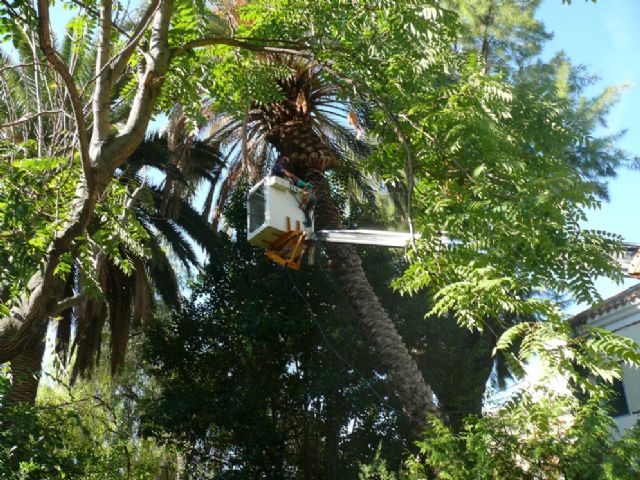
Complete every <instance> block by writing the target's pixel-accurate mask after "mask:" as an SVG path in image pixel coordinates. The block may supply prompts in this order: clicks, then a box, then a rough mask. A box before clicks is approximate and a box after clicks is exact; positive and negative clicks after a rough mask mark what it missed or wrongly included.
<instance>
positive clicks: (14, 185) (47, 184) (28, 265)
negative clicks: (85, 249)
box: [0, 141, 78, 301]
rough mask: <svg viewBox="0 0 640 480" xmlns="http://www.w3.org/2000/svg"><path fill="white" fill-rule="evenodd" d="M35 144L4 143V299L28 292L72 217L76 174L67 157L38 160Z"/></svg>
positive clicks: (0, 224)
mask: <svg viewBox="0 0 640 480" xmlns="http://www.w3.org/2000/svg"><path fill="white" fill-rule="evenodd" d="M34 147H35V144H34V142H31V141H29V142H26V143H24V144H20V145H13V144H9V143H7V142H3V143H2V144H0V156H1V157H2V162H0V265H1V266H0V285H2V287H3V288H7V289H9V291H8V292H4V293H3V295H2V300H3V301H6V300H8V299H9V298H12V297H14V296H15V295H17V294H18V293H19V292H21V291H22V289H24V287H25V285H26V282H27V281H28V279H29V278H30V276H31V275H32V274H33V272H34V271H35V269H36V268H37V266H38V263H37V262H38V259H39V258H41V256H42V255H43V254H44V252H45V250H46V248H47V246H48V245H49V242H50V241H51V239H52V238H53V236H54V235H55V233H56V232H57V231H58V230H59V229H60V228H61V227H62V225H63V223H64V221H65V220H66V218H67V216H68V214H69V208H70V203H71V201H72V200H73V195H74V181H75V179H76V175H77V173H78V172H77V171H76V170H73V169H72V170H66V169H64V168H62V167H63V166H64V164H65V163H66V159H63V158H34V155H36V153H35V152H34Z"/></svg>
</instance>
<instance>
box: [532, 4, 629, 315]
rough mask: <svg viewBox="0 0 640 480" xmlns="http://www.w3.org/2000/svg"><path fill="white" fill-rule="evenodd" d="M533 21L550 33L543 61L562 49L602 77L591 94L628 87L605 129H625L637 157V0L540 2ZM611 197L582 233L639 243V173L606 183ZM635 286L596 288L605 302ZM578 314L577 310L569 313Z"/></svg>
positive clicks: (625, 143) (592, 214) (605, 282)
mask: <svg viewBox="0 0 640 480" xmlns="http://www.w3.org/2000/svg"><path fill="white" fill-rule="evenodd" d="M537 17H538V18H539V19H540V20H542V21H543V22H544V23H545V25H546V27H547V30H549V31H550V32H553V34H554V38H553V40H552V41H551V42H549V43H548V45H547V47H546V48H545V51H544V52H543V56H545V57H547V56H550V55H552V54H553V53H555V52H557V51H558V50H564V51H565V52H566V53H567V55H568V56H569V58H570V59H571V60H572V62H573V63H575V64H582V65H585V66H587V67H588V68H589V71H590V72H592V73H594V74H597V75H598V76H599V77H600V78H601V80H600V81H599V82H598V83H597V84H596V85H595V86H594V87H593V90H592V91H593V92H598V91H599V90H602V89H603V88H605V87H606V86H609V85H620V84H625V83H626V84H630V85H631V87H630V88H629V89H627V90H626V91H624V92H623V93H622V96H621V98H620V102H619V104H618V105H617V106H616V107H615V109H614V110H613V112H612V114H611V116H610V117H609V122H608V128H609V129H610V130H611V131H620V130H627V134H626V135H625V137H624V138H623V139H622V141H621V142H620V145H621V146H622V147H623V148H625V149H626V150H627V151H629V153H631V154H632V155H633V156H640V55H639V54H638V50H637V49H638V47H639V46H640V23H639V22H638V19H640V0H599V1H598V2H597V3H595V4H594V3H592V2H591V1H585V0H573V2H572V4H571V5H563V4H562V2H561V0H544V1H543V3H542V5H541V7H540V9H539V11H538V14H537ZM610 197H611V199H610V202H608V203H605V204H603V205H602V208H601V209H600V210H596V211H590V212H589V220H588V222H587V223H586V224H585V228H594V229H601V230H607V231H610V232H614V233H618V234H620V235H622V236H623V237H624V238H625V240H628V241H631V242H638V243H640V222H639V221H638V220H639V217H640V215H638V210H639V209H638V207H637V206H638V205H640V170H628V169H624V170H621V171H620V172H619V173H618V176H617V178H615V179H613V180H611V182H610ZM635 283H637V282H636V281H634V280H626V281H625V283H624V284H623V285H616V284H614V283H613V282H611V281H608V280H600V281H598V289H599V291H600V294H601V295H602V296H603V297H605V298H606V297H608V296H611V295H613V294H615V293H617V292H619V291H620V290H623V289H624V288H626V287H629V286H632V285H634V284H635ZM576 310H580V308H579V307H577V306H574V307H573V308H572V309H571V311H573V312H575V311H576Z"/></svg>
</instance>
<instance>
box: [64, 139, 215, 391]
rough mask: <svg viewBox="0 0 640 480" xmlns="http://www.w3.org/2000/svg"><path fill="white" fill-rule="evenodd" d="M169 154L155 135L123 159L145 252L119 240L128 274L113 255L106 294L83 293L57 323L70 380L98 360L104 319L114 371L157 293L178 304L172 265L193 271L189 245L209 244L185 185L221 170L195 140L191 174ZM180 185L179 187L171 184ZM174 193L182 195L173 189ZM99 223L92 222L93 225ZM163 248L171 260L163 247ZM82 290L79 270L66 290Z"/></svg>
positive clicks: (102, 275)
mask: <svg viewBox="0 0 640 480" xmlns="http://www.w3.org/2000/svg"><path fill="white" fill-rule="evenodd" d="M173 154H174V151H173V150H172V148H171V142H170V135H169V134H165V135H164V136H162V137H161V136H158V135H156V136H153V137H152V138H150V139H148V140H147V141H145V142H143V143H142V144H141V145H140V147H139V148H138V149H137V150H136V151H135V152H134V154H133V155H132V156H131V157H130V158H129V159H128V161H127V163H126V164H125V165H124V169H123V171H122V173H121V175H120V176H119V178H118V180H119V181H120V182H123V183H127V184H131V185H132V186H135V190H134V194H133V196H132V197H131V198H130V208H132V209H133V211H134V213H135V217H136V221H137V223H138V224H139V225H140V227H142V228H143V229H144V230H145V231H146V233H147V236H146V240H145V245H143V248H144V249H146V250H147V251H148V252H149V255H148V256H142V255H140V253H139V252H136V251H133V250H131V249H127V248H126V247H125V246H122V247H121V256H123V257H126V258H128V259H129V260H130V261H131V264H132V265H133V267H134V272H133V274H127V273H125V272H124V271H123V269H122V267H120V266H118V265H117V264H116V262H115V261H114V260H113V259H109V258H105V259H104V262H103V263H102V267H101V269H100V271H99V272H98V274H97V277H98V282H99V284H100V287H101V289H102V292H103V298H96V297H92V296H91V295H85V296H84V298H83V300H82V302H81V303H80V304H79V305H78V306H76V307H74V308H73V309H71V308H69V309H68V310H66V312H65V313H64V315H63V317H62V320H61V321H60V323H59V325H58V335H57V351H58V354H59V356H60V357H61V359H62V360H63V362H65V361H66V360H67V358H68V357H71V356H73V353H75V362H74V365H73V369H72V380H74V379H75V378H76V377H77V376H78V375H79V374H88V373H90V372H91V368H92V365H93V362H94V361H97V360H99V353H100V347H101V337H102V331H103V327H104V324H105V321H106V320H108V321H109V326H110V351H111V355H110V359H111V371H112V373H114V374H115V373H117V371H118V369H119V368H120V366H121V365H122V363H123V361H124V357H125V353H126V347H127V343H128V341H129V334H130V331H131V329H132V328H138V327H143V328H144V327H147V326H149V325H150V323H151V316H152V315H151V314H152V305H153V299H154V292H155V294H156V296H157V297H159V298H160V299H161V300H162V301H163V302H164V303H165V304H166V305H168V306H170V307H172V308H178V307H179V305H180V301H181V300H180V297H181V294H180V286H179V282H178V275H177V273H176V267H177V266H179V265H180V266H182V268H184V269H186V270H187V271H190V270H191V269H192V268H194V267H195V268H198V266H199V265H200V264H201V259H200V258H199V257H198V254H197V253H196V252H195V251H194V249H193V246H192V243H195V244H197V245H198V246H199V247H200V248H202V249H203V251H204V252H207V253H210V252H212V251H213V249H214V245H213V240H212V236H211V230H210V228H209V225H208V224H207V223H206V222H205V221H204V220H203V219H202V217H201V215H200V213H199V212H197V211H196V210H195V209H194V208H193V206H192V205H191V204H190V203H189V201H188V198H185V195H184V194H186V196H187V197H188V196H191V193H192V191H193V189H192V188H190V184H191V186H193V184H194V182H195V183H196V184H197V183H198V181H201V180H202V179H203V178H204V179H206V180H210V181H211V180H215V175H217V174H219V172H220V170H221V163H220V161H219V156H218V152H217V150H216V149H214V148H211V147H210V146H207V145H203V144H201V143H199V142H192V143H191V145H190V147H189V153H188V155H189V157H190V158H191V161H192V162H193V163H194V164H195V165H196V166H197V167H196V168H194V169H193V170H192V171H191V178H190V179H187V178H186V177H185V176H183V175H182V173H181V172H180V170H179V169H178V168H176V165H174V163H173V161H174V160H175V158H174V155H173ZM148 167H154V168H155V169H157V170H159V171H160V172H161V173H163V174H164V175H165V180H164V185H163V186H154V185H147V184H146V183H145V179H144V177H143V176H142V174H141V171H142V170H143V169H144V168H148ZM205 167H206V170H207V172H206V174H205V173H203V175H202V178H199V177H198V175H196V173H195V172H196V171H197V170H199V169H204V168H205ZM216 172H217V173H216ZM198 178H199V180H198ZM189 180H190V181H189ZM167 185H171V187H170V188H171V190H170V191H171V192H172V194H171V205H172V207H171V210H172V215H171V217H169V216H167V215H165V209H166V205H167V202H166V199H167V190H168V188H167ZM178 185H179V190H178V189H176V186H178ZM177 191H180V192H182V193H183V195H179V194H176V192H177ZM99 227H100V225H99V223H98V222H94V228H96V229H97V228H99ZM165 246H166V247H168V248H169V251H170V252H171V254H172V256H173V257H174V259H173V260H172V259H171V258H170V256H169V255H168V254H167V253H166V251H165V248H164V247H165ZM83 290H86V285H84V284H83V279H82V278H81V277H80V276H79V275H75V276H73V280H72V281H71V282H70V285H69V286H68V292H67V295H68V296H71V295H72V294H73V292H81V291H83ZM72 322H75V327H76V335H75V339H74V342H73V344H72V345H71V346H70V331H71V324H72ZM70 353H71V355H69V354H70Z"/></svg>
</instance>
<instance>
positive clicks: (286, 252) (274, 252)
mask: <svg viewBox="0 0 640 480" xmlns="http://www.w3.org/2000/svg"><path fill="white" fill-rule="evenodd" d="M304 240H305V232H303V231H302V229H301V228H300V222H299V221H297V222H296V228H295V230H292V229H291V219H290V218H289V217H287V232H286V233H285V234H283V235H282V236H280V237H278V238H277V239H276V240H274V241H273V242H272V243H271V245H270V247H269V249H268V250H267V251H266V252H265V255H266V256H267V257H269V258H270V259H271V260H273V261H274V262H276V263H277V264H278V265H281V266H283V267H287V268H291V269H293V270H300V265H301V264H302V256H303V255H304V252H305V251H306V249H307V244H306V243H305V241H304Z"/></svg>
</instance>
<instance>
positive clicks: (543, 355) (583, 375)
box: [495, 321, 640, 398]
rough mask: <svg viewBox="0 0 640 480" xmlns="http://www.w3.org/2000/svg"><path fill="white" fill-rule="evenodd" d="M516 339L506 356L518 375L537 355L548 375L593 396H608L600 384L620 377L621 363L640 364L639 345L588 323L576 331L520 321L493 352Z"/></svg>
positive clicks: (560, 323)
mask: <svg viewBox="0 0 640 480" xmlns="http://www.w3.org/2000/svg"><path fill="white" fill-rule="evenodd" d="M516 340H517V342H518V346H519V348H518V352H517V355H511V354H509V358H510V360H511V367H512V370H513V372H514V373H515V374H516V375H517V376H519V377H523V376H524V374H525V372H526V367H525V364H526V363H527V362H529V361H531V360H532V359H534V358H537V359H539V360H540V361H541V362H542V364H543V365H544V366H545V369H546V371H547V372H548V373H547V376H548V378H551V377H558V376H560V377H561V378H564V379H566V381H567V382H569V384H570V385H571V386H572V387H573V388H576V389H577V390H578V391H580V393H581V394H588V395H589V396H590V397H592V398H602V397H606V396H607V391H606V390H603V389H602V388H601V386H600V384H599V383H600V382H601V381H604V382H606V383H609V384H611V383H613V381H614V380H616V379H619V378H620V376H621V373H622V371H621V367H622V364H625V365H627V366H630V367H638V366H640V347H638V345H637V344H636V343H635V342H634V341H633V340H631V339H630V338H626V337H621V336H620V335H617V334H615V333H613V332H611V331H609V330H605V329H602V328H597V327H592V326H590V325H585V326H582V327H580V329H579V332H578V333H576V331H575V328H574V327H572V326H571V325H570V324H568V323H567V322H563V321H548V322H534V323H527V322H524V323H520V324H518V325H515V326H513V327H511V328H510V329H508V330H507V331H506V332H505V333H504V334H503V335H502V336H501V338H500V339H499V340H498V343H497V345H496V349H495V351H503V352H505V353H507V351H508V349H509V348H510V347H511V346H512V345H513V344H514V342H516Z"/></svg>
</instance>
